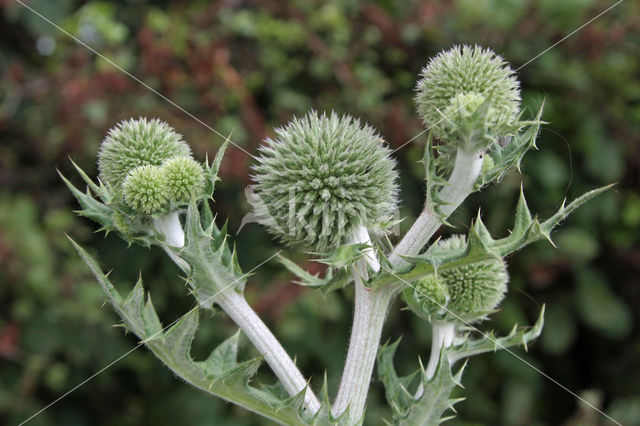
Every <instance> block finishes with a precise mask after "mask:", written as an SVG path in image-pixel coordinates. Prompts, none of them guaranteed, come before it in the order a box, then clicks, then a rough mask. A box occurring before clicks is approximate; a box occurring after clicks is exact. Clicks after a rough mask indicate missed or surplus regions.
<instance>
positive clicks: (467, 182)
mask: <svg viewBox="0 0 640 426" xmlns="http://www.w3.org/2000/svg"><path fill="white" fill-rule="evenodd" d="M481 169H482V155H481V151H477V150H476V151H466V150H464V149H462V148H458V151H457V153H456V161H455V164H454V166H453V171H452V172H451V176H450V177H449V181H448V185H447V186H445V187H444V188H443V189H442V190H441V191H440V194H439V195H440V198H441V199H442V200H443V201H444V202H445V203H446V204H444V205H443V206H442V209H441V210H442V215H440V216H439V215H438V214H437V213H436V212H434V211H433V210H431V208H430V207H429V205H426V206H425V208H424V210H423V211H422V213H421V214H420V216H419V217H418V219H416V221H415V222H414V223H413V226H411V229H409V232H407V234H406V235H405V236H404V238H403V239H402V240H401V241H400V243H399V244H398V245H397V246H396V248H395V249H394V250H393V252H392V253H391V255H390V256H389V261H390V262H391V264H392V265H393V266H394V267H397V266H401V265H403V264H405V263H406V262H404V261H403V260H402V258H401V257H400V256H401V255H404V256H415V255H417V254H418V253H420V251H421V250H422V248H423V247H424V246H425V245H426V244H427V242H428V241H429V239H431V237H432V236H433V234H435V232H436V231H437V230H438V228H440V225H442V221H441V217H442V216H444V217H448V216H449V215H451V213H453V212H454V211H455V210H456V209H457V208H458V206H460V204H462V202H463V201H464V200H465V199H466V198H467V196H468V195H469V194H470V193H471V192H472V191H473V185H474V184H475V182H476V180H477V179H478V176H480V171H481Z"/></svg>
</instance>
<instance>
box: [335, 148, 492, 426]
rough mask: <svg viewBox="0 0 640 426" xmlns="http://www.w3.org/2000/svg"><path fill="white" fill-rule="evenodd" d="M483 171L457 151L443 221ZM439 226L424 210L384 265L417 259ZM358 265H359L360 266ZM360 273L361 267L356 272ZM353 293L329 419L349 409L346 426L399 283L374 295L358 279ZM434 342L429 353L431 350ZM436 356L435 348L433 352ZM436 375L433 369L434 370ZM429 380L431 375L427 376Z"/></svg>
mask: <svg viewBox="0 0 640 426" xmlns="http://www.w3.org/2000/svg"><path fill="white" fill-rule="evenodd" d="M481 168H482V155H481V151H473V152H469V151H466V150H464V149H458V152H457V154H456V160H455V164H454V168H453V171H452V172H451V176H450V177H449V181H448V185H447V186H446V187H444V188H443V189H442V190H441V191H440V194H439V195H440V198H442V199H443V200H444V201H445V202H446V203H447V204H446V205H445V206H443V208H442V211H443V213H444V215H445V217H448V216H449V215H450V214H451V213H453V211H454V210H455V209H457V208H458V206H459V205H460V204H461V203H462V202H463V201H464V200H465V198H467V196H468V195H469V194H470V193H471V191H472V190H473V185H474V184H475V182H476V180H477V179H478V176H479V175H480V171H481ZM441 223H442V222H441V220H440V217H438V215H436V213H435V212H433V211H432V210H431V209H430V208H429V206H428V205H427V206H425V208H424V210H423V212H422V213H421V214H420V216H419V217H418V219H417V220H416V222H415V223H414V224H413V226H412V227H411V229H410V230H409V232H407V234H406V235H405V237H404V238H403V239H402V241H400V243H399V244H398V246H397V247H396V248H395V249H394V250H393V252H392V254H391V256H390V257H389V260H390V261H391V264H392V265H393V266H394V267H398V266H401V265H402V264H403V263H404V260H402V258H401V257H400V256H401V255H408V256H413V255H417V254H418V253H419V252H420V250H422V248H423V247H424V245H425V244H426V243H427V242H428V241H429V239H430V238H431V237H432V236H433V234H434V233H435V232H436V230H437V229H438V228H439V227H440V225H441ZM359 263H360V262H359ZM358 269H359V270H360V269H362V268H361V267H359V268H358ZM354 280H355V287H356V300H355V312H354V317H353V328H352V330H351V338H350V341H349V351H348V353H347V361H346V363H345V367H344V371H343V373H342V380H341V382H340V388H339V390H338V396H337V397H336V400H335V402H334V404H333V408H332V412H333V414H334V415H339V414H342V413H343V412H344V411H345V410H346V409H347V408H348V409H349V413H348V414H349V418H348V422H347V424H355V423H357V422H358V421H360V420H361V418H362V416H363V413H364V406H365V403H366V399H367V393H368V391H369V385H370V382H371V374H372V371H373V365H374V363H375V358H376V355H377V352H378V346H379V345H380V338H381V336H382V328H383V325H384V321H385V319H386V315H387V311H388V309H389V305H390V304H391V302H392V301H393V300H394V297H395V296H396V294H397V293H398V290H399V289H400V288H401V287H402V283H400V282H396V283H393V284H390V285H388V286H385V287H383V288H378V289H375V290H370V289H367V288H366V287H365V286H364V284H363V283H362V279H361V275H360V274H359V273H356V275H355V276H354ZM449 335H451V339H452V338H453V337H452V336H453V332H451V333H445V334H444V335H443V336H442V337H438V339H440V340H441V342H440V343H439V345H440V347H442V344H444V343H446V342H449V343H448V344H449V345H450V344H451V342H450V341H449ZM435 346H436V341H435V340H434V345H433V347H432V351H433V350H436V349H435ZM437 350H438V351H439V350H440V348H438V349H437ZM433 369H434V371H435V366H434V367H433ZM432 374H433V373H432Z"/></svg>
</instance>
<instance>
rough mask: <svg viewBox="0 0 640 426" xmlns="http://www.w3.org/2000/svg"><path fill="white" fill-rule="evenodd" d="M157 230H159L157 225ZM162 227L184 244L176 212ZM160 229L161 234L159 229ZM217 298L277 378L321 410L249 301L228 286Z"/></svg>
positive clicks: (181, 263)
mask: <svg viewBox="0 0 640 426" xmlns="http://www.w3.org/2000/svg"><path fill="white" fill-rule="evenodd" d="M176 220H177V222H176ZM156 222H157V221H156ZM167 223H168V224H169V228H164V227H163V225H165V224H167ZM176 223H177V226H176ZM154 225H155V223H154ZM156 229H157V230H158V228H156ZM160 229H162V230H163V231H164V230H167V229H169V232H171V235H173V237H174V239H173V240H171V241H180V240H181V241H182V245H181V246H180V247H182V246H184V240H185V237H184V229H183V228H182V225H181V224H180V220H179V218H178V216H177V213H176V215H175V217H172V218H168V219H167V220H166V221H163V222H161V225H160ZM158 232H161V233H162V231H160V230H158ZM180 234H181V235H180ZM163 235H165V238H166V240H165V244H162V249H163V250H164V251H165V253H167V255H168V256H169V258H171V260H173V261H174V262H175V264H176V265H177V266H178V267H179V268H180V269H181V270H182V271H183V272H185V273H187V274H188V273H189V270H190V267H189V264H188V263H187V262H186V261H185V260H184V259H182V258H181V257H180V256H178V255H177V254H176V253H175V252H174V251H173V250H172V249H171V248H170V247H169V245H170V244H169V238H167V237H166V234H163ZM174 247H175V246H174ZM215 301H216V303H218V305H219V306H220V307H221V308H222V309H223V310H224V311H225V312H226V314H227V315H229V317H231V319H232V320H233V321H234V322H235V323H236V325H237V326H238V327H240V329H241V330H242V331H243V333H244V334H245V335H246V336H247V337H248V338H249V340H250V341H251V343H252V344H253V345H254V346H255V347H256V349H257V350H258V352H260V355H262V356H263V357H264V360H265V361H266V362H267V364H269V366H270V367H271V370H272V371H273V372H274V374H275V375H276V377H278V379H279V380H280V381H281V382H282V384H283V386H284V388H285V389H286V390H287V392H288V393H289V395H291V396H295V395H298V394H299V393H300V392H302V391H303V390H305V396H304V403H305V407H306V409H307V410H308V411H309V412H310V413H311V414H315V413H316V412H318V410H319V409H320V407H321V404H320V401H319V400H318V398H317V397H316V395H315V394H314V393H313V390H311V388H310V387H309V386H308V383H307V381H306V380H305V378H304V377H303V376H302V373H300V370H298V367H296V364H295V363H294V362H293V360H291V358H290V357H289V355H288V354H287V352H286V351H285V350H284V348H283V347H282V345H281V344H280V342H279V341H278V339H277V338H276V337H275V336H274V335H273V333H271V330H269V328H268V327H267V326H266V325H265V323H264V322H263V321H262V319H261V318H260V317H259V316H258V315H257V314H256V313H255V311H254V310H253V309H252V308H251V306H250V305H249V304H248V303H247V300H246V299H245V297H244V295H242V294H239V293H237V292H236V291H235V289H233V288H229V289H227V290H225V291H223V292H222V293H221V294H219V295H217V296H216V298H215Z"/></svg>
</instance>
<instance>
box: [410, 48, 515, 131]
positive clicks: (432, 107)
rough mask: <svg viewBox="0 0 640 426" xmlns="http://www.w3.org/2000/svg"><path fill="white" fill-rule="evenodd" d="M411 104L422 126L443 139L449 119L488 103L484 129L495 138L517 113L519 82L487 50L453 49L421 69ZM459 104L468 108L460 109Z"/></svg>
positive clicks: (502, 63)
mask: <svg viewBox="0 0 640 426" xmlns="http://www.w3.org/2000/svg"><path fill="white" fill-rule="evenodd" d="M460 96H462V98H460ZM415 101H416V104H417V109H418V114H419V115H420V117H421V118H422V121H423V122H424V124H425V125H426V126H427V127H429V128H431V129H432V131H433V133H434V135H435V136H436V137H437V138H440V139H445V140H446V139H447V137H448V136H449V135H450V134H451V133H452V129H451V128H450V127H451V122H452V121H453V122H455V120H452V118H450V117H452V116H455V115H456V114H462V115H464V114H468V115H472V114H473V113H474V112H475V111H477V110H478V108H479V107H480V106H481V105H482V104H483V103H484V102H485V101H488V102H489V103H490V104H489V110H488V111H487V112H486V113H485V117H486V121H487V123H485V126H486V127H487V131H488V133H489V134H491V135H492V136H493V137H499V136H502V133H503V132H504V131H505V130H504V129H505V128H508V125H509V124H511V123H512V122H513V121H514V120H515V119H516V118H517V116H518V114H519V112H520V83H519V82H518V80H517V79H516V77H515V72H514V71H513V70H512V69H511V68H510V67H509V65H508V64H507V63H506V62H505V61H504V59H502V57H500V56H498V55H496V54H495V53H494V52H493V51H491V50H490V49H483V48H482V47H479V46H474V47H471V46H466V45H465V46H454V47H453V48H451V49H450V50H447V51H444V52H441V53H439V54H438V55H437V56H436V57H434V58H432V59H431V60H430V61H429V63H428V64H427V66H426V67H425V68H424V69H423V70H422V73H421V78H420V80H419V81H418V83H417V84H416V96H415ZM461 101H463V102H462V104H464V103H468V105H466V106H464V107H461Z"/></svg>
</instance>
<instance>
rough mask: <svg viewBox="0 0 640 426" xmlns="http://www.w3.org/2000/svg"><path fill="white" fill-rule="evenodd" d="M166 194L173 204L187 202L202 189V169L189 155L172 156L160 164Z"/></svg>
mask: <svg viewBox="0 0 640 426" xmlns="http://www.w3.org/2000/svg"><path fill="white" fill-rule="evenodd" d="M160 171H161V173H162V174H163V175H164V179H165V182H166V186H167V196H168V198H169V200H170V201H171V202H172V203H173V204H187V203H188V202H189V201H190V200H191V199H192V198H195V197H197V196H198V195H200V194H201V193H202V191H203V190H204V183H205V182H204V180H205V179H204V170H203V169H202V166H201V165H200V164H199V163H198V162H197V161H195V160H194V159H193V158H190V157H174V158H171V159H169V160H167V161H165V162H164V163H163V164H162V167H161V168H160Z"/></svg>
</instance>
